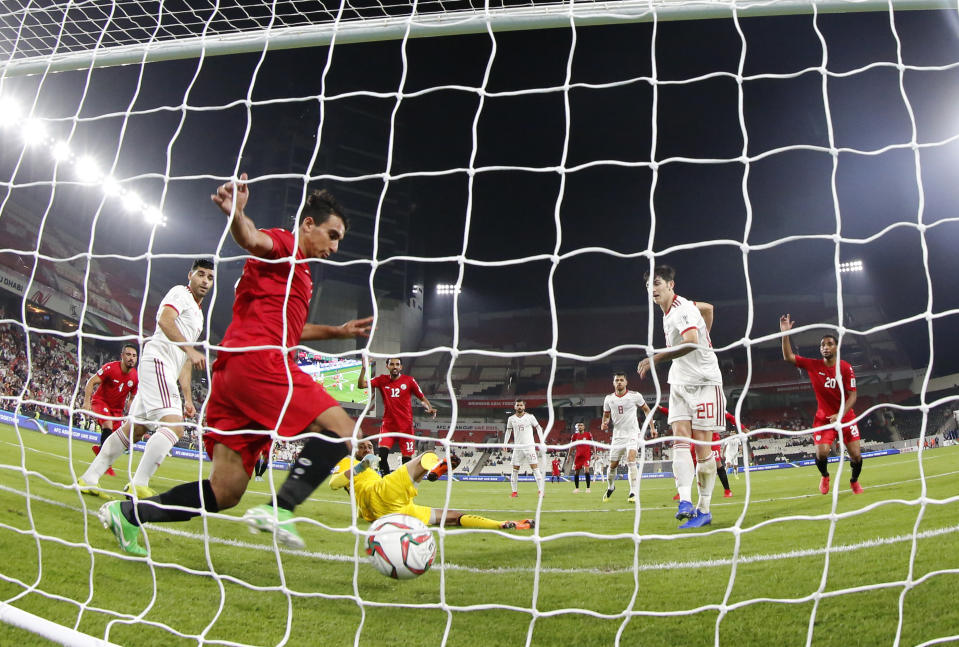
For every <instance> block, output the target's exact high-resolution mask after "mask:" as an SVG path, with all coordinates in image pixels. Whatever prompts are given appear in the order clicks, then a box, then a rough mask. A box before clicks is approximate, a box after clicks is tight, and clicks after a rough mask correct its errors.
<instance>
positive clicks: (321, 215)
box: [299, 189, 350, 230]
mask: <svg viewBox="0 0 959 647" xmlns="http://www.w3.org/2000/svg"><path fill="white" fill-rule="evenodd" d="M334 215H335V216H339V218H340V220H342V221H343V227H344V228H346V229H347V230H348V229H349V228H350V221H349V219H348V218H347V217H346V212H345V211H344V210H343V207H342V206H340V203H339V202H337V201H336V198H334V197H333V194H332V193H330V192H329V191H327V190H326V189H318V190H314V191H311V192H310V193H309V195H307V196H306V204H304V205H303V209H302V210H300V218H299V222H303V218H312V219H313V222H315V223H316V224H318V225H322V224H323V223H324V222H326V221H327V220H329V219H330V216H334Z"/></svg>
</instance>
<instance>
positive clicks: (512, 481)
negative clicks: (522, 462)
mask: <svg viewBox="0 0 959 647" xmlns="http://www.w3.org/2000/svg"><path fill="white" fill-rule="evenodd" d="M518 485H519V472H517V471H516V470H513V471H512V472H511V473H510V475H509V486H510V487H511V488H513V492H516V488H517V486H518Z"/></svg>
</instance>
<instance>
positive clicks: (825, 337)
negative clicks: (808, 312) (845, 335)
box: [819, 332, 839, 346]
mask: <svg viewBox="0 0 959 647" xmlns="http://www.w3.org/2000/svg"><path fill="white" fill-rule="evenodd" d="M823 339H832V340H833V341H834V342H835V343H836V346H838V345H839V338H838V337H836V336H835V335H834V334H832V333H831V332H827V333H826V334H825V335H823V336H822V337H821V338H820V340H819V343H820V344H821V343H822V340H823Z"/></svg>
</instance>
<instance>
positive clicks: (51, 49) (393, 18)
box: [0, 0, 956, 77]
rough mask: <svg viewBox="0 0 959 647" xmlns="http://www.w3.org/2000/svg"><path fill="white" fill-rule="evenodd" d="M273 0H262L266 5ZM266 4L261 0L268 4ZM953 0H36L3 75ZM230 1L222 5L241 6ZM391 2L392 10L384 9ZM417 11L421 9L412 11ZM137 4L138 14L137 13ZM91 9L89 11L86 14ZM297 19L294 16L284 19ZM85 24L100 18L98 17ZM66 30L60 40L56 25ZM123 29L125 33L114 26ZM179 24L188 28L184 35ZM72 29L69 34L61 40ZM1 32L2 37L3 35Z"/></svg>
mask: <svg viewBox="0 0 959 647" xmlns="http://www.w3.org/2000/svg"><path fill="white" fill-rule="evenodd" d="M114 4H116V5H120V6H122V7H124V8H125V9H127V10H128V11H129V13H128V15H127V16H125V19H128V20H129V19H134V18H140V19H144V20H154V21H155V20H156V17H155V16H152V15H150V14H147V13H144V12H142V5H141V4H140V3H139V2H136V1H131V0H127V1H125V2H118V3H114ZM266 6H267V3H263V7H266ZM263 7H261V9H262V8H263ZM955 7H956V3H955V2H951V1H950V0H826V1H823V2H816V1H813V0H775V1H769V0H767V1H765V2H758V1H757V2H743V1H741V0H733V1H730V0H723V1H720V2H708V1H702V2H697V1H695V0H693V1H690V0H658V1H654V2H650V1H648V0H612V1H606V2H594V1H584V2H562V3H551V2H543V3H535V4H529V5H521V6H511V7H503V6H499V7H494V6H485V7H484V6H477V7H475V8H472V9H460V10H453V11H448V12H447V11H444V10H443V6H442V3H441V2H419V3H411V4H406V3H404V4H400V5H391V6H388V7H387V9H388V11H387V10H386V9H383V8H382V7H381V6H380V5H378V6H376V7H370V8H367V9H353V8H352V7H350V8H349V9H347V8H345V7H344V6H343V5H341V6H340V8H339V10H338V11H329V12H327V11H323V12H322V14H321V15H324V16H330V18H328V19H326V20H318V21H315V22H313V21H312V20H311V17H310V16H303V15H302V14H300V15H297V14H293V15H290V16H282V15H281V16H275V18H276V20H278V21H279V25H278V26H269V27H267V26H259V27H257V28H249V27H246V28H243V27H239V28H236V27H234V26H233V25H232V24H231V22H230V21H229V20H225V19H223V17H222V14H221V15H220V16H219V17H218V16H217V15H216V14H213V13H211V14H209V16H208V17H207V18H206V19H204V20H197V19H196V18H195V16H194V22H192V23H184V22H182V21H181V20H179V19H178V18H177V17H176V15H175V14H173V18H171V19H170V22H171V23H172V24H171V25H170V26H169V27H167V26H165V25H164V24H163V21H162V19H161V21H160V24H159V25H157V24H153V25H151V26H150V27H149V28H147V29H142V30H139V31H141V32H142V34H143V36H141V37H140V38H137V37H136V35H135V33H133V34H131V33H130V31H128V30H122V31H119V30H117V29H116V28H115V27H113V26H112V25H111V24H110V23H111V18H110V17H109V16H108V15H106V14H104V15H101V16H100V17H99V20H100V22H102V24H103V26H102V27H101V29H100V30H91V31H82V29H81V28H80V27H79V25H78V26H77V27H76V28H74V25H73V24H72V23H71V22H70V18H71V15H72V14H76V13H79V14H82V12H84V11H85V10H84V8H83V7H82V6H77V5H73V4H72V3H66V4H61V5H56V6H55V7H53V8H49V7H41V8H38V9H36V10H31V5H30V4H27V5H26V6H23V7H21V8H20V9H15V10H12V11H7V12H6V14H5V15H3V14H0V18H2V19H3V20H4V23H5V27H4V28H3V31H4V32H6V33H5V36H6V38H5V40H6V41H7V42H6V43H5V44H4V47H3V49H2V50H0V58H5V59H6V60H5V61H4V62H3V63H2V64H0V70H2V76H6V77H13V76H25V75H31V74H41V73H44V72H63V71H68V70H78V69H85V68H88V67H91V66H92V67H108V66H112V65H133V64H139V63H153V62H157V61H168V60H176V59H185V58H196V57H199V56H201V55H202V56H219V55H228V54H244V53H251V52H258V51H261V50H263V49H264V48H268V49H269V50H271V51H272V50H282V49H297V48H305V47H318V46H326V45H329V44H331V43H332V42H334V40H335V41H336V42H337V43H339V44H349V43H366V42H375V41H388V40H399V39H403V38H427V37H439V36H460V35H466V34H478V33H485V32H487V31H493V32H500V31H518V30H531V29H553V28H567V27H569V26H570V25H571V24H575V25H576V26H577V27H589V26H596V25H609V24H623V23H630V22H651V21H653V20H659V21H668V20H706V19H713V18H729V17H731V16H732V15H734V14H735V15H737V16H739V17H743V18H747V17H760V16H781V15H794V14H802V13H810V12H812V11H813V10H815V11H818V12H819V13H838V12H850V11H886V10H888V9H890V8H893V9H894V10H896V11H906V10H923V9H954V8H955ZM234 8H235V7H232V6H226V7H223V8H222V9H221V11H226V10H230V9H234ZM384 12H387V13H391V14H392V15H389V16H380V15H379V14H382V13H384ZM414 12H415V13H414ZM138 14H139V15H138ZM83 17H84V18H87V17H86V16H83ZM287 21H289V22H292V23H298V24H291V25H289V26H287V25H286V24H285V23H286V22H287ZM83 22H84V24H88V23H89V22H93V23H96V22H97V20H96V17H94V18H93V19H92V20H91V19H89V18H87V19H86V20H84V21H83ZM58 31H62V33H61V36H60V40H57V38H56V36H55V34H56V33H57V32H58ZM117 31H119V33H116V32H117ZM176 31H182V32H184V34H183V35H177V34H176V33H175V32H176ZM67 37H69V41H70V43H74V45H72V46H71V44H68V43H65V42H61V41H63V40H64V39H65V38H67ZM0 42H2V41H0Z"/></svg>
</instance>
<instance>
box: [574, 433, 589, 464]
mask: <svg viewBox="0 0 959 647" xmlns="http://www.w3.org/2000/svg"><path fill="white" fill-rule="evenodd" d="M592 439H593V434H591V433H589V430H587V431H584V432H582V433H579V432H575V433H573V438H572V441H573V442H574V443H575V442H576V441H578V440H585V441H591V440H592ZM592 453H593V446H592V445H576V455H577V456H586V457H587V458H589V456H590V454H592Z"/></svg>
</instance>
